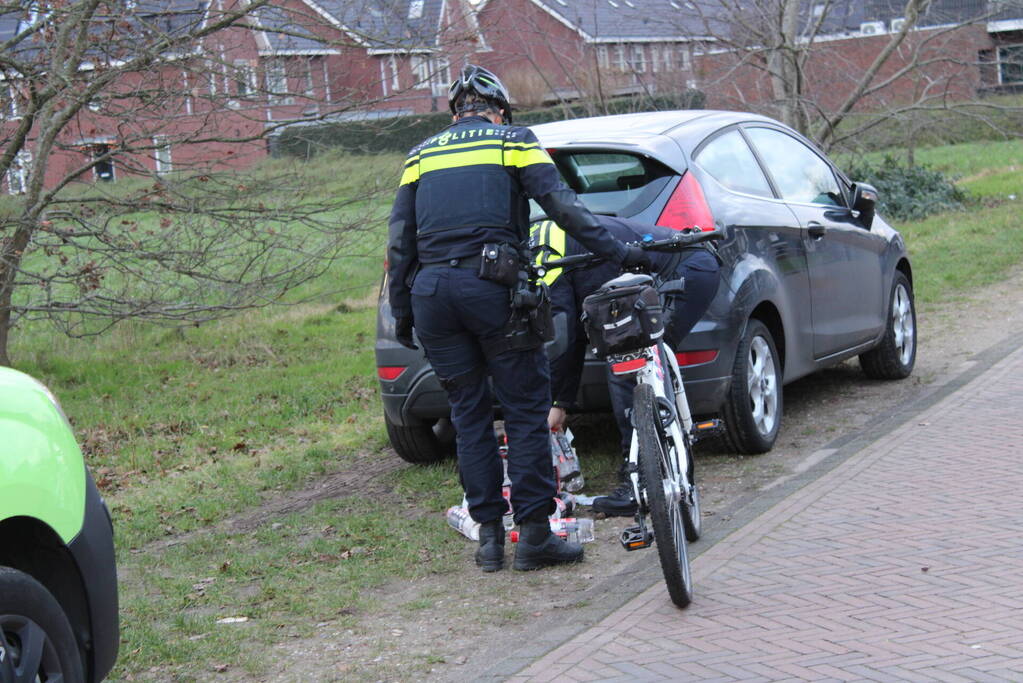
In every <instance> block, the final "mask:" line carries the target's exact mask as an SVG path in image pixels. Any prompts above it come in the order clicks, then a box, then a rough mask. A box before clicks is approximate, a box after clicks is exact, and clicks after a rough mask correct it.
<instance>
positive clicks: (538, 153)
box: [504, 143, 554, 168]
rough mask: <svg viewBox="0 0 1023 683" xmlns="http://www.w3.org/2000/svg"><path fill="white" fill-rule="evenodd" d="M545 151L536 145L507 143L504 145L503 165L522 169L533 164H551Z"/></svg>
mask: <svg viewBox="0 0 1023 683" xmlns="http://www.w3.org/2000/svg"><path fill="white" fill-rule="evenodd" d="M553 163H554V162H553V161H551V157H550V155H549V154H547V150H545V149H541V147H540V145H537V144H528V145H527V144H522V143H509V144H507V145H505V150H504V165H505V166H515V167H517V168H522V167H524V166H532V165H533V164H553Z"/></svg>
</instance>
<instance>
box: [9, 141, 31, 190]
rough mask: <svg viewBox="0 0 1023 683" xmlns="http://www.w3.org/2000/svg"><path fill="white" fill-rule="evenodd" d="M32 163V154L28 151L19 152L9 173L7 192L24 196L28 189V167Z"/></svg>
mask: <svg viewBox="0 0 1023 683" xmlns="http://www.w3.org/2000/svg"><path fill="white" fill-rule="evenodd" d="M31 163H32V153H31V152H29V151H26V150H22V151H21V152H18V154H17V155H16V156H15V157H14V159H13V160H12V162H11V167H10V169H8V171H7V191H8V192H9V193H11V194H22V193H23V192H25V191H26V190H27V189H28V167H29V165H30V164H31Z"/></svg>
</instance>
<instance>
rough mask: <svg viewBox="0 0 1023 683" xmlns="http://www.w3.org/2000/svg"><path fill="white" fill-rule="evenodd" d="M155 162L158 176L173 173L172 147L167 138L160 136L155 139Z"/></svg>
mask: <svg viewBox="0 0 1023 683" xmlns="http://www.w3.org/2000/svg"><path fill="white" fill-rule="evenodd" d="M153 160H154V161H155V162H156V175H166V174H167V173H170V171H171V146H170V142H168V141H167V136H165V135H158V136H156V137H155V138H153Z"/></svg>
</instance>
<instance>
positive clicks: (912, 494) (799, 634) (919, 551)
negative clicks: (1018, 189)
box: [511, 349, 1023, 681]
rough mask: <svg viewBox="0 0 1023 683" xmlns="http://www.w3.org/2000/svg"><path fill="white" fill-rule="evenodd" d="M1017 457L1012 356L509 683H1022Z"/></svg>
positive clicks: (1018, 385) (1019, 419) (1018, 360)
mask: <svg viewBox="0 0 1023 683" xmlns="http://www.w3.org/2000/svg"><path fill="white" fill-rule="evenodd" d="M1021 456H1023V349H1021V350H1017V351H1015V352H1013V353H1012V354H1010V355H1009V356H1008V357H1006V358H1005V359H1004V360H1002V361H1000V362H998V363H996V364H995V365H994V366H992V367H991V368H990V369H989V370H987V371H986V372H984V373H983V374H982V375H980V376H979V377H977V378H976V379H975V380H973V381H972V382H970V383H969V384H967V385H966V386H964V387H962V388H960V389H959V390H957V391H955V392H954V393H953V394H951V395H950V396H948V397H947V398H945V399H944V400H942V401H940V402H939V403H937V404H935V405H933V406H932V407H930V408H929V409H927V410H926V411H924V412H923V413H921V414H920V415H919V416H918V417H916V418H914V419H912V420H910V421H909V422H908V423H906V424H904V425H902V426H901V427H899V428H897V429H895V430H894V431H892V432H891V433H889V434H886V435H885V436H883V437H882V438H880V439H879V440H878V441H876V442H875V443H873V444H871V445H869V446H868V447H866V448H864V449H863V450H862V451H860V452H859V453H857V454H855V455H853V456H852V457H850V458H849V459H848V460H846V461H845V462H844V463H842V464H841V465H839V466H838V467H836V468H835V469H834V470H832V471H831V472H830V473H828V474H826V475H824V476H823V477H821V478H820V479H817V480H816V481H814V482H813V483H811V484H809V485H807V486H805V487H803V488H802V489H799V490H797V491H795V492H794V493H792V494H791V495H790V496H788V497H787V498H785V499H784V500H782V501H781V502H780V503H778V504H777V505H775V506H774V507H772V508H771V509H769V510H767V511H766V512H765V513H763V514H762V515H760V516H759V517H757V518H756V519H754V520H753V521H752V522H750V523H749V524H747V525H745V526H744V527H742V528H740V529H738V530H737V531H735V532H734V533H732V534H731V535H730V536H728V537H726V538H725V539H723V540H721V541H719V542H718V543H717V544H715V545H714V546H712V547H711V548H710V549H708V550H707V551H705V552H703V553H702V554H701V555H700V556H699V557H698V558H697V559H696V560H695V561H694V562H693V573H694V578H695V583H696V597H695V600H694V602H693V604H692V605H691V606H690V607H689V608H688V609H686V610H684V611H679V610H677V609H676V608H675V607H674V606H673V605H672V604H671V603H670V601H669V600H668V596H667V592H666V591H665V589H664V586H663V584H662V583H658V584H657V585H655V586H654V587H652V588H651V589H649V590H647V591H646V592H644V593H642V594H641V595H639V596H638V597H636V598H635V599H633V600H632V601H631V602H629V603H627V604H626V605H624V606H623V607H622V608H621V609H619V610H617V611H616V612H614V613H613V614H611V615H610V616H608V617H607V618H606V619H604V620H603V621H601V622H600V623H598V624H597V625H596V626H594V627H593V628H591V629H589V630H587V631H585V632H583V633H581V634H579V635H578V636H576V637H575V638H573V639H572V640H570V641H568V642H566V643H565V644H563V645H562V646H560V647H558V648H557V649H555V650H554V651H553V652H551V653H549V654H548V655H546V656H545V657H543V658H541V659H540V660H538V661H536V662H535V663H534V664H532V665H531V666H529V667H528V668H527V669H525V670H524V671H522V672H521V673H520V674H518V675H516V676H513V677H512V679H511V680H513V681H523V680H539V681H543V680H559V681H573V680H579V681H582V680H628V681H635V680H664V679H672V680H742V681H753V680H786V679H787V680H814V681H817V680H877V681H895V680H898V681H918V680H919V681H923V680H926V681H932V680H937V681H988V680H995V681H1020V680H1023V538H1021V537H1023V495H1021V492H1023V457H1021ZM650 552H651V555H650V561H651V562H654V563H656V562H657V558H656V555H654V554H653V551H650Z"/></svg>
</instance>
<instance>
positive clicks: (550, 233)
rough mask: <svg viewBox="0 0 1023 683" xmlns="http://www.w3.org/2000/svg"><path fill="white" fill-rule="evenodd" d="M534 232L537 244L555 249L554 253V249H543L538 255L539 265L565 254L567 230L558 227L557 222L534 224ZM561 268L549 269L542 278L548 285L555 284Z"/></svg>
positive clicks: (537, 261)
mask: <svg viewBox="0 0 1023 683" xmlns="http://www.w3.org/2000/svg"><path fill="white" fill-rule="evenodd" d="M532 232H533V233H535V234H537V239H536V240H535V242H536V244H538V245H539V246H547V247H549V248H550V249H551V250H552V251H553V253H552V251H547V250H541V251H540V253H539V254H537V255H536V263H537V264H538V265H542V264H543V262H544V261H545V260H547V259H555V258H561V257H562V256H564V255H565V231H564V230H562V229H561V228H560V227H558V224H557V223H555V222H554V221H551V220H547V221H541V222H540V223H537V224H536V225H534V226H533V230H532ZM561 270H562V269H561V268H552V269H551V270H548V271H547V273H546V274H544V276H543V278H542V280H543V281H544V282H546V283H547V285H548V286H550V285H553V284H554V281H555V280H557V279H558V276H559V275H561Z"/></svg>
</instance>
